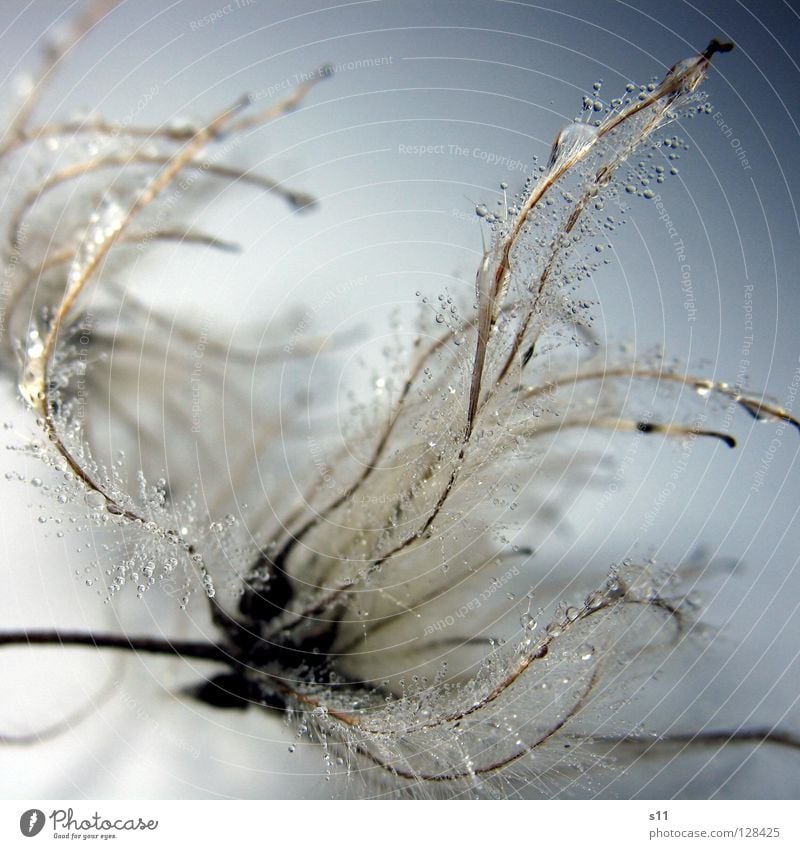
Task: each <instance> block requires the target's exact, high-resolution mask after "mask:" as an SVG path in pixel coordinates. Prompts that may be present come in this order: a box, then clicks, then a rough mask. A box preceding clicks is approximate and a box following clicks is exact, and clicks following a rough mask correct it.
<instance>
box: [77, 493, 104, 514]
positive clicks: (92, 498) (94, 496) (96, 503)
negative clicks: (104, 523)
mask: <svg viewBox="0 0 800 849" xmlns="http://www.w3.org/2000/svg"><path fill="white" fill-rule="evenodd" d="M83 500H84V503H85V504H86V506H87V507H91V508H92V509H93V510H98V509H100V508H102V507H105V505H106V497H105V495H103V493H102V492H97V490H92V491H91V492H87V493H86V495H84V497H83Z"/></svg>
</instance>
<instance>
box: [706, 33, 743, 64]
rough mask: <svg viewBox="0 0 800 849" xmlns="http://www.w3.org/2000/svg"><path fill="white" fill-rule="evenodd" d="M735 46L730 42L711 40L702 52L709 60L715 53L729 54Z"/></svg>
mask: <svg viewBox="0 0 800 849" xmlns="http://www.w3.org/2000/svg"><path fill="white" fill-rule="evenodd" d="M735 46H736V45H735V44H734V43H733V42H732V41H720V40H719V39H718V38H712V39H711V41H709V42H708V47H706V49H705V50H704V51H703V56H705V57H706V59H710V58H711V57H712V56H713V55H714V54H715V53H729V52H730V51H731V50H733V48H734V47H735Z"/></svg>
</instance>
